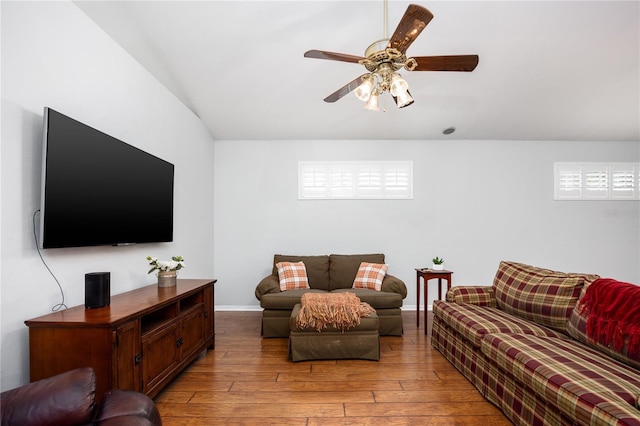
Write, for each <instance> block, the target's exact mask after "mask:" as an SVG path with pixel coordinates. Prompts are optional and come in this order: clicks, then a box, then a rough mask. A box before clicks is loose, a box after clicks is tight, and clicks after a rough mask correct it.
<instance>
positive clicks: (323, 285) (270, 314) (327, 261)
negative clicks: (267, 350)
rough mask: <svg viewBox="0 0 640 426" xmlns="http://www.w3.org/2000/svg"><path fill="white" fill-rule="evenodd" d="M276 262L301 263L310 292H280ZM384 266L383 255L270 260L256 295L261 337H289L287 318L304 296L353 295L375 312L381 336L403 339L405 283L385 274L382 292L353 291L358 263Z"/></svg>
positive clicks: (278, 256)
mask: <svg viewBox="0 0 640 426" xmlns="http://www.w3.org/2000/svg"><path fill="white" fill-rule="evenodd" d="M278 262H303V263H304V265H305V268H306V271H307V278H308V281H309V287H310V288H309V289H305V290H303V289H296V290H286V291H281V290H280V283H279V279H278V271H277V269H276V266H275V265H276V264H277V263H278ZM362 262H368V263H378V264H384V263H385V261H384V254H349V255H342V254H332V255H322V256H285V255H281V254H276V255H275V256H274V257H273V270H272V273H271V275H269V276H267V277H265V278H263V279H262V280H261V281H260V283H259V284H258V286H257V287H256V291H255V295H256V298H257V299H258V300H259V301H260V306H261V307H262V308H263V309H264V310H263V313H262V336H263V337H289V332H290V329H289V317H290V315H291V311H292V310H293V307H294V306H295V305H296V304H297V303H300V298H301V297H302V295H303V294H304V293H305V292H346V291H349V292H352V293H355V294H356V296H358V297H359V298H360V300H361V301H362V302H365V303H368V304H369V305H371V307H373V308H374V309H375V310H376V313H377V315H378V318H379V332H380V335H383V336H384V335H391V336H399V335H402V332H403V327H402V315H401V310H400V308H401V307H402V300H403V299H404V298H405V297H406V296H407V287H406V286H405V284H404V282H403V281H402V280H400V279H398V278H396V277H394V276H392V275H389V274H386V275H385V277H384V280H383V281H382V289H381V291H377V290H371V289H362V288H352V286H353V281H354V280H355V277H356V274H357V273H358V268H359V267H360V263H362Z"/></svg>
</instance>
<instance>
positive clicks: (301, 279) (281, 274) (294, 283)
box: [276, 262, 309, 291]
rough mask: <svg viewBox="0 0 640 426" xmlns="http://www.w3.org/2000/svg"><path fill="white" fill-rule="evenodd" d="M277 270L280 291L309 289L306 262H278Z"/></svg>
mask: <svg viewBox="0 0 640 426" xmlns="http://www.w3.org/2000/svg"><path fill="white" fill-rule="evenodd" d="M276 269H277V270H278V280H279V282H280V290H282V291H285V290H295V289H296V288H309V281H307V270H306V269H305V267H304V262H278V263H276Z"/></svg>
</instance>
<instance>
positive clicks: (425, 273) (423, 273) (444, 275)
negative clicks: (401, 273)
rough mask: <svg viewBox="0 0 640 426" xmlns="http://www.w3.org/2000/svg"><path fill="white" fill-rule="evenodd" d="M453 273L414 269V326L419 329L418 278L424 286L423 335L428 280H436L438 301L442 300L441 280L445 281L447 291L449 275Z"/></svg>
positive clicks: (449, 282) (449, 285)
mask: <svg viewBox="0 0 640 426" xmlns="http://www.w3.org/2000/svg"><path fill="white" fill-rule="evenodd" d="M452 274H453V272H451V271H447V270H446V269H445V270H442V271H436V270H433V269H429V268H421V269H416V309H417V311H416V324H417V326H418V328H420V277H422V282H423V284H424V334H427V303H428V302H427V301H428V300H429V285H428V284H429V280H432V279H435V278H437V279H438V299H439V300H440V299H442V280H447V291H449V289H450V288H451V275H452Z"/></svg>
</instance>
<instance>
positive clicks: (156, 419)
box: [0, 367, 162, 426]
mask: <svg viewBox="0 0 640 426" xmlns="http://www.w3.org/2000/svg"><path fill="white" fill-rule="evenodd" d="M95 385H96V375H95V373H94V371H93V369H92V368H89V367H85V368H78V369H75V370H71V371H67V372H65V373H62V374H58V375H57V376H53V377H49V378H47V379H43V380H39V381H37V382H33V383H29V384H27V385H24V386H21V387H19V388H15V389H12V390H8V391H5V392H2V393H1V394H0V419H1V422H2V426H5V425H7V426H8V425H20V426H30V425H34V426H35V425H38V426H46V425H52V426H53V425H56V426H63V425H64V426H81V425H101V426H113V425H119V426H129V425H131V426H134V425H135V426H161V425H162V421H161V419H160V413H158V409H157V407H156V405H155V403H154V402H153V400H151V399H150V398H149V397H148V396H146V395H144V394H142V393H139V392H134V391H126V390H111V391H109V392H107V393H106V394H105V395H104V396H103V398H102V401H101V402H100V403H99V404H96V402H95V388H96V386H95Z"/></svg>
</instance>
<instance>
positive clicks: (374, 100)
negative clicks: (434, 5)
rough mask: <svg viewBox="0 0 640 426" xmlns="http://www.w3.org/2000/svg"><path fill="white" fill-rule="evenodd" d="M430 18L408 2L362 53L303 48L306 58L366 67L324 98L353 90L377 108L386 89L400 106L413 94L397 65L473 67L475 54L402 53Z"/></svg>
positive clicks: (421, 68) (328, 99) (409, 68)
mask: <svg viewBox="0 0 640 426" xmlns="http://www.w3.org/2000/svg"><path fill="white" fill-rule="evenodd" d="M386 10H387V2H386V0H385V21H386ZM431 19H433V15H432V14H431V12H429V11H428V10H427V9H426V8H424V7H422V6H419V5H415V4H411V5H409V7H408V8H407V11H406V12H405V14H404V16H403V17H402V19H401V20H400V22H399V23H398V27H397V28H396V30H395V32H394V33H393V35H392V36H391V38H390V39H387V38H385V39H382V40H378V41H376V42H374V43H372V44H371V45H370V46H369V47H368V48H367V49H366V50H365V56H364V57H360V56H355V55H347V54H344V53H335V52H327V51H322V50H309V51H307V52H305V54H304V56H305V57H306V58H316V59H327V60H332V61H341V62H352V63H357V64H360V65H363V66H364V67H365V68H366V69H367V71H368V73H366V74H363V75H361V76H360V77H357V78H356V79H355V80H353V81H351V82H349V83H347V84H346V85H344V86H343V87H341V88H340V89H338V90H336V91H335V92H334V93H332V94H331V95H329V96H327V97H326V98H325V99H324V101H325V102H335V101H337V100H339V99H341V98H342V97H344V96H345V95H346V94H347V93H349V92H351V91H352V90H353V91H354V94H355V96H356V98H358V99H359V100H361V101H363V102H365V105H364V107H365V109H368V110H371V111H378V110H379V107H378V97H379V96H380V95H381V94H383V93H385V92H389V93H390V94H391V96H392V97H393V100H394V101H395V103H396V105H397V106H398V108H404V107H406V106H409V105H411V104H412V103H413V97H412V96H411V94H410V93H409V84H408V83H407V81H406V80H404V79H403V78H402V76H401V75H400V74H399V73H398V72H397V71H399V70H400V69H402V68H404V69H406V70H407V71H466V72H470V71H473V70H474V69H475V68H476V66H477V65H478V55H454V56H422V57H410V58H407V56H406V53H405V52H406V50H407V48H408V47H409V46H410V45H411V43H413V41H414V40H415V39H416V38H417V37H418V35H420V33H421V32H422V30H423V29H424V28H425V27H426V26H427V24H428V23H429V22H430V21H431ZM385 36H386V33H385Z"/></svg>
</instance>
